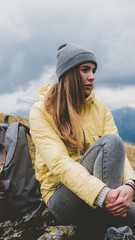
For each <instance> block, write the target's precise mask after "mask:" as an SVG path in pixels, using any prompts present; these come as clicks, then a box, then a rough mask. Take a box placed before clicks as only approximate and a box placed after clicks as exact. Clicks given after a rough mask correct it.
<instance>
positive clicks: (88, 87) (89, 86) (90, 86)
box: [85, 85, 93, 89]
mask: <svg viewBox="0 0 135 240" xmlns="http://www.w3.org/2000/svg"><path fill="white" fill-rule="evenodd" d="M85 87H86V88H87V89H91V88H93V86H92V85H86V86H85Z"/></svg>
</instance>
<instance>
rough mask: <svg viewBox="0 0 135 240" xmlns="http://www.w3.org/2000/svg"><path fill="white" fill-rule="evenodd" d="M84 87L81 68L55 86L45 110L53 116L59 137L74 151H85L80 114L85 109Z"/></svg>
mask: <svg viewBox="0 0 135 240" xmlns="http://www.w3.org/2000/svg"><path fill="white" fill-rule="evenodd" d="M83 89H84V86H83V82H82V79H81V76H80V72H79V66H77V67H75V68H73V69H72V70H70V71H69V72H68V73H66V74H65V75H64V76H63V77H62V78H61V79H60V80H59V82H57V83H56V84H54V85H53V86H52V87H51V89H50V90H49V92H48V93H47V96H46V98H45V109H46V110H47V111H48V112H49V113H51V114H52V116H53V120H54V122H55V125H56V131H57V133H58V135H59V137H60V138H61V139H62V140H63V141H64V142H65V143H67V144H68V145H69V146H70V147H72V148H73V149H80V150H82V149H83V145H82V143H81V141H80V131H81V133H82V134H83V130H82V125H81V120H80V113H81V109H82V105H84V109H85V96H84V91H83Z"/></svg>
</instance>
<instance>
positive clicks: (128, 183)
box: [124, 180, 135, 194]
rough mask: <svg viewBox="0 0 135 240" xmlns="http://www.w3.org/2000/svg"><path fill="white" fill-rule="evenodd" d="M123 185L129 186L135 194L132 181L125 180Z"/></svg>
mask: <svg viewBox="0 0 135 240" xmlns="http://www.w3.org/2000/svg"><path fill="white" fill-rule="evenodd" d="M124 185H127V186H130V187H131V188H132V189H133V190H134V194H135V182H134V181H133V180H127V181H126V182H125V184H124Z"/></svg>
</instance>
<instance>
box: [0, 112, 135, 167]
mask: <svg viewBox="0 0 135 240" xmlns="http://www.w3.org/2000/svg"><path fill="white" fill-rule="evenodd" d="M5 116H6V114H3V113H0V123H3V122H4V118H5ZM16 120H17V121H18V122H21V123H24V124H26V125H28V126H29V120H28V118H22V117H20V116H17V117H16ZM13 122H15V119H14V118H13V117H10V118H9V123H13ZM124 144H125V149H126V154H127V157H128V159H129V161H130V163H131V166H132V167H133V168H134V169H135V144H132V143H128V142H125V143H124ZM28 145H29V150H30V155H31V159H32V162H33V161H34V159H35V146H34V144H33V142H32V139H31V138H30V137H28Z"/></svg>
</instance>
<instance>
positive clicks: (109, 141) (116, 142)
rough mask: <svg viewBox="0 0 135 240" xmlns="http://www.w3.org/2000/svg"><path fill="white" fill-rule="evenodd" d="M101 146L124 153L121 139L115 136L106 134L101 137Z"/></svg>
mask: <svg viewBox="0 0 135 240" xmlns="http://www.w3.org/2000/svg"><path fill="white" fill-rule="evenodd" d="M102 141H103V145H107V147H108V148H110V147H111V148H112V149H114V150H115V151H116V150H117V149H119V150H121V151H124V152H125V147H124V142H123V140H122V138H121V137H120V136H118V135H115V134H107V135H105V136H103V137H102Z"/></svg>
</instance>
